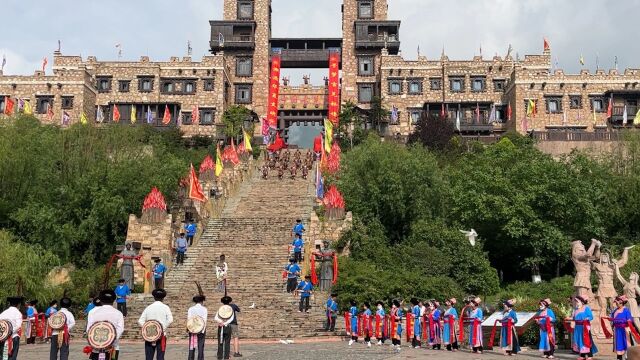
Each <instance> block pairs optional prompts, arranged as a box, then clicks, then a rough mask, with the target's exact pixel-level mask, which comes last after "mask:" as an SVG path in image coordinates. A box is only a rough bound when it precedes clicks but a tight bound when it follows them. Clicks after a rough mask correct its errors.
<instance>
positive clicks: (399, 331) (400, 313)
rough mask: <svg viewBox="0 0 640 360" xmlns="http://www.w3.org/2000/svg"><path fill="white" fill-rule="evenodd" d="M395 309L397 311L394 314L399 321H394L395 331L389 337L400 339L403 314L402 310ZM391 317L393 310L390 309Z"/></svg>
mask: <svg viewBox="0 0 640 360" xmlns="http://www.w3.org/2000/svg"><path fill="white" fill-rule="evenodd" d="M397 309H398V312H397V313H396V316H397V317H398V319H399V320H396V331H395V334H391V336H392V337H395V338H396V339H402V316H404V314H403V313H402V309H400V308H397ZM391 316H393V309H391ZM389 321H391V320H389Z"/></svg>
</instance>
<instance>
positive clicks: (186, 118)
mask: <svg viewBox="0 0 640 360" xmlns="http://www.w3.org/2000/svg"><path fill="white" fill-rule="evenodd" d="M192 122H193V117H192V116H191V113H190V112H183V113H182V124H183V125H191V123H192Z"/></svg>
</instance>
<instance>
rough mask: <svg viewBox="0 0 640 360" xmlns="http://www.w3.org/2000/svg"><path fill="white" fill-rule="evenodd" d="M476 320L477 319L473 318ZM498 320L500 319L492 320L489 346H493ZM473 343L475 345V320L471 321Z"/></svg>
mask: <svg viewBox="0 0 640 360" xmlns="http://www.w3.org/2000/svg"><path fill="white" fill-rule="evenodd" d="M475 320H477V319H475ZM499 322H500V320H496V321H494V322H493V327H492V328H491V336H490V337H489V346H490V347H493V341H494V340H495V339H496V330H498V323H499ZM472 331H473V339H474V340H473V344H474V345H475V343H476V342H475V336H476V325H475V321H474V323H473V330H472Z"/></svg>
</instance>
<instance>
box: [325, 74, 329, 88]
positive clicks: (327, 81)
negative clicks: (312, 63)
mask: <svg viewBox="0 0 640 360" xmlns="http://www.w3.org/2000/svg"><path fill="white" fill-rule="evenodd" d="M324 86H325V87H329V78H328V77H326V76H325V77H324Z"/></svg>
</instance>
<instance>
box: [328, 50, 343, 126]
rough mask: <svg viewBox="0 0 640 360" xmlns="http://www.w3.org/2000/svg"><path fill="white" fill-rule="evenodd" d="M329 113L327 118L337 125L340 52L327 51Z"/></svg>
mask: <svg viewBox="0 0 640 360" xmlns="http://www.w3.org/2000/svg"><path fill="white" fill-rule="evenodd" d="M328 90H329V95H328V101H329V109H328V110H329V113H328V115H327V118H328V119H329V121H331V123H333V124H334V125H338V121H339V118H340V53H339V52H337V51H331V52H330V53H329V89H328Z"/></svg>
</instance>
